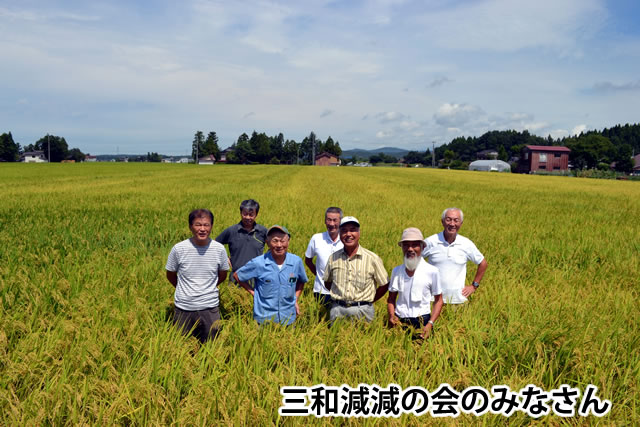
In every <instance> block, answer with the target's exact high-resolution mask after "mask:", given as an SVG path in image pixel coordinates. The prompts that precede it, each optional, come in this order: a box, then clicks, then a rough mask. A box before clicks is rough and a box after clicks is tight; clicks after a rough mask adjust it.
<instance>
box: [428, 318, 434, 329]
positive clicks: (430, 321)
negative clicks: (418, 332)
mask: <svg viewBox="0 0 640 427" xmlns="http://www.w3.org/2000/svg"><path fill="white" fill-rule="evenodd" d="M427 323H431V327H432V328H433V327H435V326H436V325H435V324H434V323H433V320H429V321H428V322H427Z"/></svg>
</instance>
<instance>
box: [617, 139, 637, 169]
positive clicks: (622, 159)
mask: <svg viewBox="0 0 640 427" xmlns="http://www.w3.org/2000/svg"><path fill="white" fill-rule="evenodd" d="M632 155H633V148H631V145H630V144H622V145H621V146H620V147H619V148H618V156H617V157H616V170H617V171H618V172H625V173H631V172H632V171H633V157H632Z"/></svg>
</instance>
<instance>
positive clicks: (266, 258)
mask: <svg viewBox="0 0 640 427" xmlns="http://www.w3.org/2000/svg"><path fill="white" fill-rule="evenodd" d="M264 264H265V265H267V264H273V265H278V264H277V263H276V260H275V259H273V255H271V252H270V251H268V252H267V253H266V254H264ZM283 265H293V259H292V258H291V256H290V254H289V252H287V253H286V255H285V257H284V263H283Z"/></svg>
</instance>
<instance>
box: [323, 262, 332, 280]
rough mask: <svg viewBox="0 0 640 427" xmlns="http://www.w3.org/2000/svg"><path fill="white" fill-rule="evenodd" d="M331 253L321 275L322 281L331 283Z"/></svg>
mask: <svg viewBox="0 0 640 427" xmlns="http://www.w3.org/2000/svg"><path fill="white" fill-rule="evenodd" d="M332 265H333V255H331V256H330V257H329V260H328V261H327V265H326V266H325V268H324V274H323V275H322V281H323V282H324V283H333V268H332Z"/></svg>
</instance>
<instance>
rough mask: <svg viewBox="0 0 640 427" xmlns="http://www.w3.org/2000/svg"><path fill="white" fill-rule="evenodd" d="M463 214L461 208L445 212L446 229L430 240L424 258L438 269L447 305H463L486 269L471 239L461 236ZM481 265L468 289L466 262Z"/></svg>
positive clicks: (443, 215)
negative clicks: (466, 284)
mask: <svg viewBox="0 0 640 427" xmlns="http://www.w3.org/2000/svg"><path fill="white" fill-rule="evenodd" d="M463 220H464V215H463V213H462V211H461V210H460V209H458V208H447V209H445V210H444V212H442V226H443V227H444V229H443V230H442V231H441V232H440V233H438V234H434V235H432V236H429V237H427V238H426V239H425V240H424V242H425V244H426V246H425V248H424V250H423V251H422V256H423V257H425V258H428V261H429V264H431V265H434V266H436V267H438V270H439V271H440V279H441V282H442V296H443V298H444V302H445V303H447V304H462V303H464V302H466V301H467V298H468V297H469V296H470V295H471V294H472V293H474V292H475V291H476V289H478V287H479V286H480V281H482V277H483V276H484V272H485V271H486V270H487V260H486V259H485V258H484V255H482V253H481V252H480V251H479V250H478V248H476V245H474V244H473V242H472V241H471V240H469V239H467V238H466V237H464V236H461V235H459V234H458V231H459V230H460V227H461V226H462V221H463ZM468 261H472V262H473V263H474V264H477V265H478V270H477V271H476V275H475V277H474V279H473V282H472V283H471V284H470V285H468V286H465V280H466V277H467V262H468Z"/></svg>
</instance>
